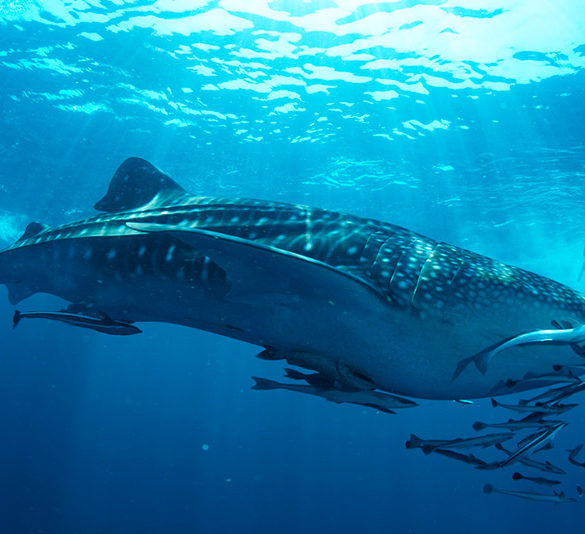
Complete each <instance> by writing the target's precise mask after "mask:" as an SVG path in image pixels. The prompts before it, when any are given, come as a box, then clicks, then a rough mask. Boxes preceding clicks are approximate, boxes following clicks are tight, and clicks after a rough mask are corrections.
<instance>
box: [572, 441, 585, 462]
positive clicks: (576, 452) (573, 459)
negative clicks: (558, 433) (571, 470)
mask: <svg viewBox="0 0 585 534" xmlns="http://www.w3.org/2000/svg"><path fill="white" fill-rule="evenodd" d="M582 448H583V443H581V444H579V445H577V446H576V447H575V448H574V449H569V451H568V452H569V462H571V463H572V464H573V465H578V466H579V467H585V462H578V461H577V460H576V458H577V455H578V454H579V453H580V452H581V449H582Z"/></svg>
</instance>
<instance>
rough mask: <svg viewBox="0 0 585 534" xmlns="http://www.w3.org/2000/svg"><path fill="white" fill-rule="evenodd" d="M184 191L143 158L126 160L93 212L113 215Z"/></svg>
mask: <svg viewBox="0 0 585 534" xmlns="http://www.w3.org/2000/svg"><path fill="white" fill-rule="evenodd" d="M185 193H186V191H185V190H184V189H183V188H182V187H181V186H180V185H179V184H177V183H176V182H175V181H174V180H172V179H171V178H169V177H168V176H167V175H166V174H164V173H162V172H161V171H159V170H158V169H157V168H156V167H155V166H154V165H152V164H151V163H149V162H148V161H146V160H144V159H142V158H128V159H127V160H125V161H124V163H122V165H120V166H119V167H118V170H117V171H116V173H115V174H114V177H113V178H112V181H111V182H110V187H109V188H108V192H107V193H106V195H105V196H104V198H102V199H101V200H100V201H99V202H97V203H96V204H95V206H94V207H95V209H96V210H98V211H105V212H108V213H114V212H116V211H127V210H134V209H138V208H140V207H142V206H145V205H146V204H148V203H149V202H151V201H152V200H153V199H154V198H155V197H156V196H157V195H159V196H161V197H162V198H167V197H170V196H176V195H181V194H185Z"/></svg>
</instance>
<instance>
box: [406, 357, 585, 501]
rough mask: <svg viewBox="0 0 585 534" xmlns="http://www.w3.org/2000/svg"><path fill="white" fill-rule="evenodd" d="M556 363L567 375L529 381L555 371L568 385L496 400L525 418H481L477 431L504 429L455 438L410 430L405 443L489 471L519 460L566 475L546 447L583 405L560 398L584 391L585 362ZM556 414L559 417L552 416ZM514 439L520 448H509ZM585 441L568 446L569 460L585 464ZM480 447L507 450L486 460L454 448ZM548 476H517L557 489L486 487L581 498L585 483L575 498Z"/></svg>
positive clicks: (538, 497) (528, 495)
mask: <svg viewBox="0 0 585 534" xmlns="http://www.w3.org/2000/svg"><path fill="white" fill-rule="evenodd" d="M553 368H554V371H555V373H559V372H561V373H564V374H563V375H552V374H551V375H546V376H529V377H526V381H535V380H544V379H552V378H553V376H558V378H559V380H556V382H559V383H564V384H567V385H563V386H561V387H559V386H558V383H557V384H555V385H554V386H553V387H550V388H548V389H546V390H545V391H544V392H542V393H539V394H538V395H536V396H534V397H532V398H530V399H523V400H520V401H519V402H518V404H504V403H501V402H499V401H497V400H495V399H492V400H491V404H492V406H493V407H494V408H504V409H506V410H511V411H515V412H517V413H521V414H524V416H523V417H522V418H520V419H508V420H507V421H502V422H499V423H484V422H481V421H476V422H475V423H474V424H473V429H474V430H475V431H477V432H481V431H483V430H486V429H497V430H500V431H501V432H498V433H491V434H483V435H479V436H473V437H466V438H456V439H450V440H431V439H421V438H420V437H418V436H416V435H415V434H411V435H410V439H409V440H408V441H407V442H406V448H407V449H421V450H422V451H423V453H424V454H431V453H437V454H440V455H442V456H445V457H447V458H451V459H453V460H457V461H460V462H463V463H466V464H469V465H472V466H473V467H474V468H475V469H481V470H485V471H489V470H496V469H505V468H507V467H509V466H512V465H514V466H516V465H517V464H520V465H522V466H523V467H527V468H531V469H534V470H538V471H541V472H543V473H547V474H548V475H556V476H557V477H558V476H563V475H565V474H566V472H565V471H564V470H563V469H561V468H560V467H558V466H556V465H553V464H552V463H550V462H549V461H547V460H545V461H542V460H541V459H540V458H542V451H547V450H550V449H552V448H553V443H552V442H553V439H554V438H555V436H556V435H557V434H558V433H559V432H560V431H561V430H563V429H564V428H565V427H566V426H567V423H565V422H564V421H561V420H559V419H558V416H559V415H561V414H563V413H566V412H567V411H569V410H571V409H573V408H576V407H577V406H578V404H576V403H571V404H568V403H561V401H564V400H566V399H569V398H570V397H573V396H574V395H576V394H577V393H579V392H581V391H583V390H585V381H583V380H581V379H580V378H579V377H578V376H577V375H579V374H582V373H583V372H584V371H585V364H584V365H583V366H581V367H579V366H561V365H555V366H553ZM458 402H461V403H463V404H468V403H471V401H465V400H461V401H458ZM553 417H554V418H555V419H552V418H553ZM524 434H526V435H524ZM512 440H517V441H516V448H515V449H507V448H505V447H504V445H503V443H504V442H508V441H510V442H511V441H512ZM584 445H585V444H584V443H580V444H579V445H576V446H575V447H574V448H572V449H569V450H568V451H567V452H568V453H569V456H568V458H567V460H568V462H569V463H570V464H572V465H575V466H578V467H582V468H585V453H584V454H583V455H581V459H580V460H579V459H578V457H579V456H580V453H581V449H582V448H583V446H584ZM478 447H481V448H482V449H486V448H488V447H493V448H494V449H495V450H497V451H498V452H499V453H502V454H504V457H503V459H500V460H494V461H487V460H484V459H481V458H478V457H477V456H475V455H474V454H463V453H461V452H458V451H456V450H453V449H472V448H478ZM536 455H538V458H539V459H538V460H536V459H534V456H536ZM548 475H547V477H537V476H528V475H525V474H522V473H520V472H518V471H514V473H513V474H512V480H514V481H525V482H526V483H528V484H531V485H535V486H543V487H547V488H550V489H551V490H552V493H550V492H539V491H530V490H528V491H525V490H524V489H522V490H515V489H503V488H495V487H494V486H493V485H492V484H490V483H486V484H485V485H484V487H483V492H484V493H486V494H490V493H500V494H502V495H510V496H513V497H518V498H521V499H526V500H530V501H539V502H551V503H555V504H558V503H567V502H576V501H577V497H582V496H583V495H584V494H585V491H584V490H583V488H582V487H581V486H579V485H577V486H576V497H571V496H567V495H566V494H565V491H564V490H560V489H559V490H557V489H555V488H557V487H559V488H560V487H561V484H562V481H561V480H557V478H554V479H553V478H548Z"/></svg>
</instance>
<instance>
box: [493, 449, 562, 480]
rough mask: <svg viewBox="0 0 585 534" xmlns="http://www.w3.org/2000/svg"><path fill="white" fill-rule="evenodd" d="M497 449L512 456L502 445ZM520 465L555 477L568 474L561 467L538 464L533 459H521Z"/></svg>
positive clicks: (546, 463) (546, 462) (545, 463)
mask: <svg viewBox="0 0 585 534" xmlns="http://www.w3.org/2000/svg"><path fill="white" fill-rule="evenodd" d="M496 449H498V450H500V451H502V452H505V453H506V454H507V455H508V456H510V455H511V454H512V453H511V452H510V451H509V450H507V449H505V448H504V446H503V445H502V444H498V445H496ZM519 463H521V464H522V465H525V466H526V467H531V468H533V469H538V470H539V471H544V472H545V473H554V474H555V475H566V474H567V473H566V472H565V471H563V470H562V469H561V468H560V467H557V466H556V465H553V464H551V463H550V462H549V461H545V462H538V461H536V460H533V459H532V458H521V459H520V460H519Z"/></svg>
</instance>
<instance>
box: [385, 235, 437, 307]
mask: <svg viewBox="0 0 585 534" xmlns="http://www.w3.org/2000/svg"><path fill="white" fill-rule="evenodd" d="M433 247H434V243H432V242H431V243H429V242H425V241H422V240H421V239H418V238H417V237H413V238H412V239H411V241H410V243H409V245H408V246H407V247H406V248H405V249H403V251H402V254H401V255H400V257H399V258H398V261H397V263H396V268H395V269H394V272H393V274H392V277H391V278H390V282H389V291H390V295H391V297H392V300H393V301H394V302H396V303H397V304H399V305H400V306H402V307H405V308H407V307H410V306H412V305H413V299H414V294H415V291H416V288H417V286H418V281H419V277H420V274H421V272H422V270H423V267H424V265H425V263H426V261H427V259H428V258H429V256H430V255H431V253H432V250H433ZM427 297H432V295H431V294H429V293H427V294H425V298H427Z"/></svg>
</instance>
